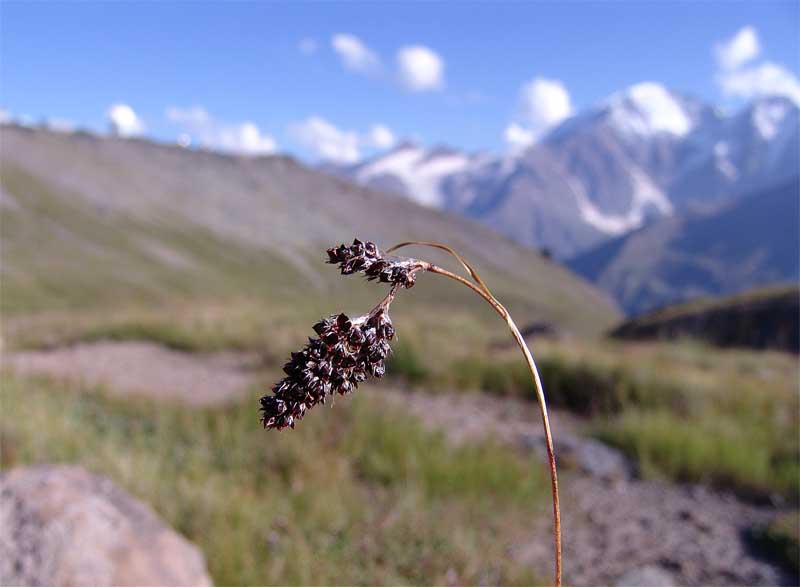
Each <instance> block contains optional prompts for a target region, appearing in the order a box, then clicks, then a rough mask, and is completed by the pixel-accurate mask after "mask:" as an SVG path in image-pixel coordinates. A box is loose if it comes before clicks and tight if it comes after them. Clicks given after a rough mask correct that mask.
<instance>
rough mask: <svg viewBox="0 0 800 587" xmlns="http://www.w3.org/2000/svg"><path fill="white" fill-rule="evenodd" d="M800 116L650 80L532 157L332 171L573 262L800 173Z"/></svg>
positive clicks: (560, 131) (576, 121) (770, 103)
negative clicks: (735, 107) (736, 105)
mask: <svg viewBox="0 0 800 587" xmlns="http://www.w3.org/2000/svg"><path fill="white" fill-rule="evenodd" d="M799 119H800V110H798V107H797V105H796V104H794V103H793V102H791V101H790V100H789V99H788V98H784V97H777V96H771V97H765V98H761V99H758V100H755V101H754V102H752V103H750V104H748V105H747V106H745V107H744V108H742V109H741V110H739V111H737V112H734V113H730V114H726V113H723V112H722V111H720V110H719V109H718V108H716V107H714V106H711V105H709V104H705V103H703V102H702V101H700V100H698V99H696V98H693V97H690V96H685V95H682V94H679V93H677V92H671V91H669V90H667V89H666V88H664V87H663V86H660V85H659V84H655V83H652V82H645V83H641V84H637V85H635V86H632V87H630V88H627V89H626V90H623V91H621V92H617V93H616V94H613V95H612V96H610V97H609V98H607V99H606V100H604V101H602V102H601V103H599V104H598V105H596V106H594V107H591V108H588V109H586V110H584V111H582V112H579V113H577V114H576V115H574V116H572V117H570V118H569V119H567V120H565V121H564V122H562V123H560V124H559V125H558V126H557V127H555V128H554V129H552V130H551V131H550V132H549V133H548V134H547V135H545V136H544V137H543V138H542V140H541V141H539V142H538V143H537V144H534V145H532V146H530V147H529V148H528V149H526V150H524V151H522V152H518V153H512V154H509V155H505V156H499V157H498V156H491V155H487V154H485V153H477V154H466V153H460V152H458V151H456V152H455V153H453V152H452V150H451V151H450V152H449V155H448V156H449V157H450V158H451V159H450V161H451V166H450V167H449V168H448V167H447V166H446V165H445V166H442V167H441V168H439V169H436V168H435V166H431V165H430V164H428V166H427V168H424V169H423V168H417V167H415V165H409V164H408V162H407V161H406V162H405V166H404V165H401V164H399V163H398V162H397V161H395V160H393V159H392V158H393V157H395V156H396V152H395V151H390V152H389V153H388V154H385V155H378V156H376V157H373V158H371V159H368V160H367V161H364V162H362V163H359V164H356V165H353V166H349V167H346V168H344V167H339V168H336V166H332V167H331V166H328V167H329V168H332V169H333V170H334V171H335V172H337V173H340V174H342V175H344V176H346V177H350V178H351V179H353V180H355V181H357V182H360V183H362V184H365V185H371V186H374V187H378V188H380V189H384V190H387V191H391V192H393V193H397V194H401V195H405V196H406V197H409V198H411V199H415V200H417V201H419V202H421V203H423V204H425V205H429V206H435V207H439V208H442V209H445V210H448V211H452V212H456V213H459V214H462V215H464V216H467V217H470V218H473V219H476V220H478V221H479V222H481V223H483V224H486V225H488V226H490V227H491V228H493V229H494V230H497V231H499V232H501V233H503V234H505V235H507V236H509V237H511V238H512V239H514V240H516V241H517V242H520V243H522V244H525V245H527V246H532V247H538V248H547V249H549V250H550V251H552V252H553V253H554V254H555V255H556V256H557V257H559V258H568V257H572V256H574V255H576V254H578V253H579V252H581V251H586V250H589V249H590V248H592V247H594V246H596V245H598V244H599V243H601V242H602V241H604V240H607V239H609V238H614V237H617V236H620V235H622V234H625V233H627V232H629V231H631V230H634V229H636V228H638V227H640V226H642V225H644V224H646V223H648V222H649V221H651V220H653V219H655V218H660V217H665V216H669V215H671V214H674V213H676V212H678V211H681V210H683V209H686V208H689V207H692V206H698V205H706V204H709V203H710V204H717V203H719V202H720V201H724V200H726V199H731V198H734V197H736V194H738V193H742V192H747V191H754V190H757V189H759V188H764V187H766V186H767V185H768V184H769V183H772V182H775V181H779V180H781V179H787V178H789V177H791V176H793V175H796V174H797V167H798V157H799V156H800V155H799V154H798V120H799ZM400 149H401V151H402V150H406V151H408V150H413V156H414V159H415V161H416V162H418V163H419V162H425V161H426V157H427V155H428V154H429V153H431V152H433V151H434V149H430V150H428V149H425V148H424V147H421V146H419V145H403V146H401V148H400ZM423 167H424V165H423ZM376 170H379V172H377V171H376ZM412 172H416V175H414V173H412ZM420 178H422V179H420Z"/></svg>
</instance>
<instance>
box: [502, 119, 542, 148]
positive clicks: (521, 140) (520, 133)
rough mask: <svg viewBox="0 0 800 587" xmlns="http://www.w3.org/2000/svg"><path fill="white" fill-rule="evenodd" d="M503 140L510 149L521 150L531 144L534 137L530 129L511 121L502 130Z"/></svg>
mask: <svg viewBox="0 0 800 587" xmlns="http://www.w3.org/2000/svg"><path fill="white" fill-rule="evenodd" d="M503 140H505V142H506V143H507V144H508V146H509V147H510V148H511V150H512V151H521V150H523V149H525V148H526V147H529V146H531V145H532V144H533V143H534V142H535V140H536V139H535V137H534V136H533V133H532V132H531V131H529V130H528V129H526V128H523V127H522V126H520V125H518V124H517V123H515V122H512V123H511V124H509V125H508V126H507V127H506V130H505V131H503Z"/></svg>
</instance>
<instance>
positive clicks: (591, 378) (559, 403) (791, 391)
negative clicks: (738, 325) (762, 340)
mask: <svg viewBox="0 0 800 587" xmlns="http://www.w3.org/2000/svg"><path fill="white" fill-rule="evenodd" d="M539 347H540V348H539V350H540V351H541V352H539V353H537V356H538V360H537V362H538V366H539V370H540V373H541V376H542V381H543V383H544V387H545V391H546V395H547V398H548V404H549V405H550V407H551V408H560V409H564V410H567V411H569V412H571V413H573V414H576V415H578V416H580V417H581V418H582V419H583V427H584V428H585V431H586V432H587V433H588V434H592V435H594V436H595V437H597V438H599V439H600V440H602V441H604V442H606V443H608V444H611V445H613V446H615V447H617V448H619V449H621V450H622V451H624V452H625V453H626V454H628V456H630V457H631V458H632V459H633V460H634V461H635V462H636V463H637V464H638V466H639V470H640V471H641V473H642V475H643V476H644V477H647V478H661V479H669V480H673V481H677V482H693V483H705V484H708V485H711V486H715V487H718V488H725V489H732V490H734V491H736V492H738V493H739V494H741V495H743V496H746V497H755V498H761V497H764V496H765V495H770V494H779V495H781V496H784V497H786V498H788V499H790V500H792V501H794V502H796V501H797V500H798V499H799V498H800V442H799V441H798V438H797V434H796V430H797V428H798V426H800V396H798V389H797V386H796V378H797V374H798V372H797V366H796V363H795V361H794V359H793V358H792V357H791V356H789V355H783V354H781V353H758V352H749V351H719V350H716V349H713V348H710V347H706V346H702V345H698V344H693V343H691V344H684V343H682V344H672V345H667V344H649V345H648V344H619V343H612V344H608V345H607V346H606V345H597V344H595V345H586V344H577V345H572V344H570V345H564V344H563V343H543V344H541V345H539ZM412 348H413V347H412ZM516 355H517V352H516V351H513V352H512V351H498V352H492V351H491V350H487V351H486V352H484V353H483V354H477V353H476V354H473V355H471V356H470V355H467V356H464V357H461V358H453V359H451V360H450V362H449V363H448V362H447V361H446V360H443V359H442V358H441V357H438V361H436V360H427V361H426V360H425V357H423V356H421V355H419V354H418V353H416V354H415V353H414V352H413V351H412V350H411V349H405V350H404V358H403V361H401V366H403V364H404V363H405V362H410V364H411V365H412V367H413V369H411V370H410V371H411V372H412V373H413V374H414V376H415V385H417V386H420V387H426V388H429V389H434V390H436V389H459V390H482V391H484V392H488V393H493V394H497V395H501V396H517V397H522V398H527V399H529V400H530V401H534V394H533V388H532V383H531V380H530V375H529V373H528V370H527V366H526V365H525V363H524V362H523V361H522V360H521V358H520V357H518V356H516ZM408 357H414V358H413V360H411V361H409V358H408ZM398 371H399V373H400V376H404V375H405V373H406V372H407V371H409V368H408V367H402V368H401V369H399V370H398ZM390 373H391V371H390Z"/></svg>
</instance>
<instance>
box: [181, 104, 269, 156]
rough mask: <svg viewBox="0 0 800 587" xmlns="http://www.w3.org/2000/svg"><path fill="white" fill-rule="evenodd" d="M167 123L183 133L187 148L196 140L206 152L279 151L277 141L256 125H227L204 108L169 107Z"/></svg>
mask: <svg viewBox="0 0 800 587" xmlns="http://www.w3.org/2000/svg"><path fill="white" fill-rule="evenodd" d="M166 116H167V120H169V121H170V122H171V123H173V124H175V125H177V126H179V127H180V128H181V130H182V131H183V132H182V133H181V135H180V137H179V144H181V145H182V146H188V145H189V144H191V143H192V142H194V141H196V142H197V143H199V144H200V145H201V146H203V147H205V148H207V149H213V150H217V151H224V152H227V153H237V154H241V155H268V154H270V153H274V152H275V150H276V149H277V144H276V143H275V140H274V139H273V138H272V137H271V136H269V135H267V134H264V133H262V132H261V130H260V129H259V128H258V126H256V125H255V124H254V123H252V122H250V121H245V122H241V123H228V122H223V121H220V120H217V119H215V118H213V117H212V116H211V115H210V114H209V113H208V111H207V110H206V109H205V108H202V107H200V106H194V107H192V108H176V107H170V108H168V109H167V112H166Z"/></svg>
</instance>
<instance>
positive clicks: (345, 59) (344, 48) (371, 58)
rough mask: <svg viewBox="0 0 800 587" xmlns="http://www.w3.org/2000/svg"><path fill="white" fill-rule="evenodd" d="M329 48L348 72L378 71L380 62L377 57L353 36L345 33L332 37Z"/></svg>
mask: <svg viewBox="0 0 800 587" xmlns="http://www.w3.org/2000/svg"><path fill="white" fill-rule="evenodd" d="M331 47H333V50H334V51H335V52H336V54H337V55H339V58H340V59H341V60H342V64H344V66H345V67H346V68H347V69H349V70H350V71H355V72H357V73H374V72H375V71H377V70H378V69H380V65H381V60H380V58H379V57H378V55H377V54H376V53H375V52H374V51H372V49H370V48H369V47H367V46H366V45H365V44H364V43H363V42H362V41H361V39H359V38H358V37H356V36H355V35H349V34H345V33H339V34H336V35H333V37H332V38H331Z"/></svg>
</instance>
